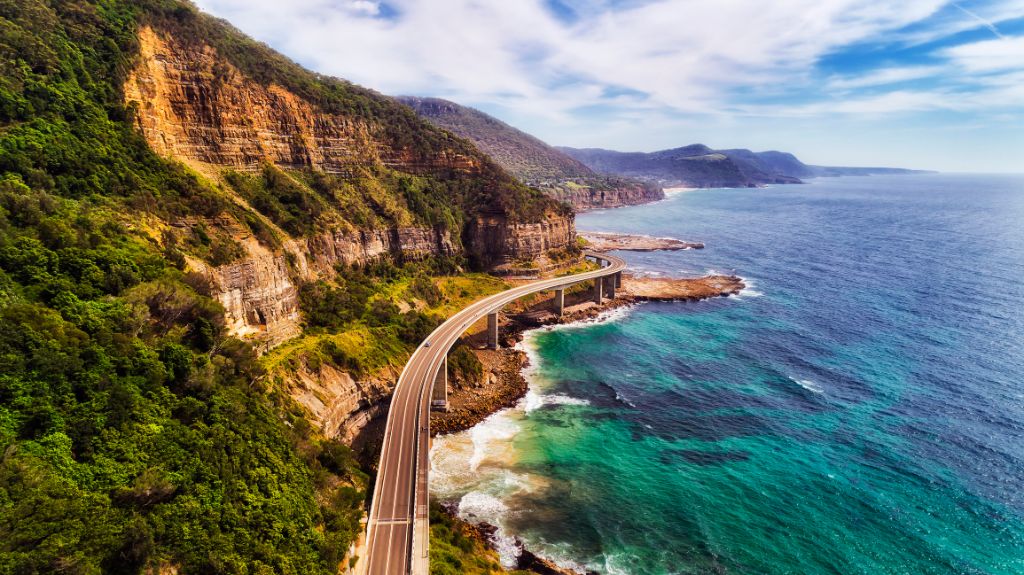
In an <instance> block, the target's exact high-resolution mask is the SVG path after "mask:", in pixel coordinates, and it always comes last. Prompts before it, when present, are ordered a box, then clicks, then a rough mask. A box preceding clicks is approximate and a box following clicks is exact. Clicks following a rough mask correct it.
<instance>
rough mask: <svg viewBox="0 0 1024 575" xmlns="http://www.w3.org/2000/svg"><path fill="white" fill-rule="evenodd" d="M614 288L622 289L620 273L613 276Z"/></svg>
mask: <svg viewBox="0 0 1024 575" xmlns="http://www.w3.org/2000/svg"><path fill="white" fill-rule="evenodd" d="M615 287H617V288H620V287H622V272H618V273H616V274H615Z"/></svg>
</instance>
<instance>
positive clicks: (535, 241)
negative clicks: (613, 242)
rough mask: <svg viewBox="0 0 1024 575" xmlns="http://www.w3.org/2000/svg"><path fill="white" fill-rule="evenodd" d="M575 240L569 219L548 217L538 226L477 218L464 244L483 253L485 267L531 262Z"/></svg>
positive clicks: (471, 224) (572, 226)
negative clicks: (518, 261)
mask: <svg viewBox="0 0 1024 575" xmlns="http://www.w3.org/2000/svg"><path fill="white" fill-rule="evenodd" d="M575 240H576V228H575V225H574V223H573V219H572V217H571V216H568V217H566V216H558V215H553V214H552V215H549V216H548V218H547V219H546V220H545V221H543V222H540V223H510V222H509V221H508V220H507V219H505V218H503V217H498V216H492V217H479V218H477V219H476V220H474V221H473V222H471V223H470V225H469V226H468V227H467V229H466V232H465V236H464V237H463V242H464V243H465V244H466V246H467V247H472V249H471V252H472V253H476V254H482V255H483V257H484V258H486V260H485V261H484V262H482V263H483V264H484V265H485V266H487V267H491V268H493V267H497V266H501V265H503V264H508V263H511V262H513V261H515V260H533V259H534V258H536V257H538V256H540V255H541V254H543V253H544V252H546V251H548V250H552V249H562V248H566V247H568V246H570V245H572V244H573V243H574V242H575Z"/></svg>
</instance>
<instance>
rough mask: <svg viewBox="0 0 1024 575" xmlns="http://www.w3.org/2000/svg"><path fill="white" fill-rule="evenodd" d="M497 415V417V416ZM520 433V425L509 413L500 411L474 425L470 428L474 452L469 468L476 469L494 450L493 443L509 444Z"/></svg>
mask: <svg viewBox="0 0 1024 575" xmlns="http://www.w3.org/2000/svg"><path fill="white" fill-rule="evenodd" d="M495 416H496V417H495ZM517 433H519V425H518V424H517V423H516V422H515V421H514V420H513V419H512V418H511V417H508V416H507V414H505V413H502V412H499V413H496V414H494V416H491V417H488V418H487V419H486V420H484V421H482V422H480V424H478V425H474V426H473V427H472V428H471V429H470V430H469V437H470V440H471V441H472V442H473V454H472V455H471V456H470V458H469V470H470V471H476V470H477V469H478V468H479V467H480V463H481V462H483V460H484V458H486V457H487V455H488V453H489V452H490V451H491V450H492V444H494V443H496V442H501V443H504V444H506V446H507V444H508V441H509V440H510V439H512V438H513V437H515V436H516V434H517Z"/></svg>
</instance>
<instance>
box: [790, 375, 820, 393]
mask: <svg viewBox="0 0 1024 575" xmlns="http://www.w3.org/2000/svg"><path fill="white" fill-rule="evenodd" d="M789 380H790V381H792V382H793V383H795V384H797V385H799V386H800V387H802V388H804V389H806V390H807V391H810V392H811V393H818V394H821V393H825V390H824V389H822V388H821V386H820V385H818V384H817V383H814V382H813V381H811V380H809V379H796V378H795V377H791V378H789Z"/></svg>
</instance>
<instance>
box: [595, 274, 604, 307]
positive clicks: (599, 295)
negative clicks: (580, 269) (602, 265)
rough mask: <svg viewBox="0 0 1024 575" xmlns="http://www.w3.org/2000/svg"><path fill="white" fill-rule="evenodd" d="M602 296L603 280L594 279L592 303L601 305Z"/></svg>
mask: <svg viewBox="0 0 1024 575" xmlns="http://www.w3.org/2000/svg"><path fill="white" fill-rule="evenodd" d="M603 296H604V278H595V279H594V303H598V304H599V303H601V298H602V297H603Z"/></svg>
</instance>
